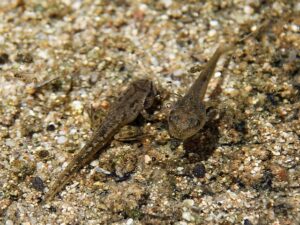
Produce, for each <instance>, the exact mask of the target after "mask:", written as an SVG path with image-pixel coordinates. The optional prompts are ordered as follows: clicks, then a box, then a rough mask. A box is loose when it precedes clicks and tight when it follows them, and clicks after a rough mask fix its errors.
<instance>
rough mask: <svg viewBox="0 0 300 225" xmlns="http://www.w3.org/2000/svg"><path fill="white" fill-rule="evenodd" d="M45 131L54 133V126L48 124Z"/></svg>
mask: <svg viewBox="0 0 300 225" xmlns="http://www.w3.org/2000/svg"><path fill="white" fill-rule="evenodd" d="M47 131H55V125H54V124H49V125H48V126H47Z"/></svg>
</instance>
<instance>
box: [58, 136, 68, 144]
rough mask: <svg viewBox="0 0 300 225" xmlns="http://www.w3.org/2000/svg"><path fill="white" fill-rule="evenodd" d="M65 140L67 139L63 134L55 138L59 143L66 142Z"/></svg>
mask: <svg viewBox="0 0 300 225" xmlns="http://www.w3.org/2000/svg"><path fill="white" fill-rule="evenodd" d="M66 141H67V138H66V137H65V136H59V137H58V138H57V143H58V144H60V145H62V144H64V143H66Z"/></svg>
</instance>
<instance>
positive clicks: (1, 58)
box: [0, 53, 9, 65]
mask: <svg viewBox="0 0 300 225" xmlns="http://www.w3.org/2000/svg"><path fill="white" fill-rule="evenodd" d="M8 62H9V58H8V55H7V54H6V53H2V54H0V65H2V64H5V63H8Z"/></svg>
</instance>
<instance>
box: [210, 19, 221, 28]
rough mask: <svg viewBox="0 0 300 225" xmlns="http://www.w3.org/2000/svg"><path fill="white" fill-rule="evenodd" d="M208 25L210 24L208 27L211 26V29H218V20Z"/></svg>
mask: <svg viewBox="0 0 300 225" xmlns="http://www.w3.org/2000/svg"><path fill="white" fill-rule="evenodd" d="M209 24H210V26H212V27H218V26H219V22H218V20H211V21H210V22H209Z"/></svg>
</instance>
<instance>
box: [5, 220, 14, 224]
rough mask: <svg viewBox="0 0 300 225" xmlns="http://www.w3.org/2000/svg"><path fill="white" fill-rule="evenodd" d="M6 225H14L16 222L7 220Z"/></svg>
mask: <svg viewBox="0 0 300 225" xmlns="http://www.w3.org/2000/svg"><path fill="white" fill-rule="evenodd" d="M5 225H14V222H13V221H11V220H6V222H5Z"/></svg>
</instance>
